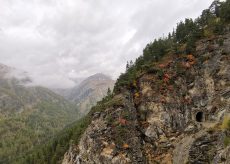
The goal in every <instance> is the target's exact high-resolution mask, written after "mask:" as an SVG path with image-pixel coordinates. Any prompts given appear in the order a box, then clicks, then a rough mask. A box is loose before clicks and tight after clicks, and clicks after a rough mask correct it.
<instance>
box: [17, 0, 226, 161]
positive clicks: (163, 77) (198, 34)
mask: <svg viewBox="0 0 230 164" xmlns="http://www.w3.org/2000/svg"><path fill="white" fill-rule="evenodd" d="M229 14H230V0H227V1H226V2H219V1H214V2H213V3H212V5H211V6H210V8H209V9H207V10H204V11H203V12H202V15H201V16H200V17H199V18H197V19H195V20H192V19H185V21H184V22H182V21H181V22H179V23H178V24H177V27H176V29H175V30H174V31H173V32H172V33H169V34H168V37H165V38H159V39H156V40H154V41H153V42H152V43H149V44H148V45H147V46H146V47H145V49H144V50H143V55H142V56H140V57H139V58H137V59H136V61H135V62H134V63H133V62H128V63H127V70H126V73H124V74H121V75H120V77H119V78H118V79H117V82H116V84H115V87H114V93H109V94H108V96H107V97H105V98H104V99H103V100H102V101H100V102H98V103H97V105H96V106H94V107H93V108H92V109H91V111H90V113H89V114H88V115H87V116H85V117H84V118H82V119H81V120H79V121H77V122H75V123H74V124H72V125H71V126H69V127H68V128H65V129H64V130H63V131H62V132H61V133H60V134H59V135H57V137H56V138H55V139H54V140H51V141H49V142H48V143H47V144H46V146H41V147H38V148H36V149H35V150H34V151H32V152H31V153H29V154H25V155H24V156H22V157H21V158H18V159H17V161H18V163H20V162H21V163H37V161H39V163H58V162H60V161H61V160H62V157H63V155H64V153H65V152H66V151H67V149H68V147H69V145H71V144H72V143H75V144H78V142H79V139H80V137H81V135H82V134H83V132H84V130H85V129H86V128H87V126H88V125H89V124H90V123H91V120H92V118H93V117H94V116H95V114H97V112H100V111H104V110H105V109H107V108H108V107H111V106H119V105H121V104H122V103H121V101H122V100H120V99H117V98H115V96H114V95H117V94H119V93H122V92H123V91H124V90H127V89H128V90H131V91H132V92H133V93H134V97H135V98H136V99H137V100H138V97H139V96H140V93H138V88H137V84H136V83H137V81H136V80H137V78H138V77H140V76H141V75H143V74H145V73H149V72H152V73H154V75H156V76H157V77H158V78H157V80H156V83H157V84H158V83H159V84H163V85H162V86H164V87H167V90H170V89H172V86H171V83H172V82H173V78H172V75H170V74H168V73H165V72H164V68H165V67H167V62H164V63H161V61H162V59H163V57H165V58H166V59H167V57H178V60H179V59H181V60H183V61H185V62H183V63H182V64H178V65H177V66H176V67H175V70H176V72H177V73H178V74H180V75H183V74H185V71H186V69H187V68H189V67H191V66H192V65H193V64H194V63H195V58H194V55H192V54H194V53H195V48H196V47H195V45H196V42H197V41H198V40H200V39H204V38H213V37H215V36H217V35H223V34H224V33H225V32H226V31H229V23H230V15H229ZM218 42H219V44H220V45H222V44H223V41H222V40H219V41H218ZM209 48H210V50H212V47H209ZM199 59H200V60H202V59H201V58H199ZM205 60H206V59H203V61H205ZM203 61H202V62H203ZM202 62H201V63H202ZM173 71H174V70H173ZM165 84H167V85H165ZM158 86H159V88H157V89H158V90H160V91H162V90H164V89H165V88H162V87H160V86H161V85H158ZM181 96H183V95H181ZM160 98H161V97H159V99H160ZM161 101H162V102H164V101H166V100H165V99H164V98H162V99H161ZM184 101H185V103H189V100H185V99H184ZM143 112H145V111H143ZM122 114H123V115H122V116H124V118H121V119H120V120H118V122H117V121H115V120H114V119H113V118H112V117H108V119H107V122H109V123H110V124H111V125H114V126H115V128H114V129H115V130H114V131H113V132H114V133H115V134H114V136H115V141H116V143H115V144H117V145H119V146H120V147H122V146H123V148H124V149H126V148H128V147H129V145H127V144H126V143H124V142H123V141H122V137H124V136H125V137H127V135H126V134H124V133H126V129H125V128H124V127H125V125H126V121H127V119H128V118H126V116H127V113H122ZM129 115H130V113H129ZM143 115H145V114H144V113H143ZM144 123H145V122H144V118H143V124H144ZM162 140H163V139H162ZM226 144H228V139H226Z"/></svg>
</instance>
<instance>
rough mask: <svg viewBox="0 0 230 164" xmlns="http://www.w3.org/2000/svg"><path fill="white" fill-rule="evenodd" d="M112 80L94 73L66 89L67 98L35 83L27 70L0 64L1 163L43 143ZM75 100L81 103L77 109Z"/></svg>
mask: <svg viewBox="0 0 230 164" xmlns="http://www.w3.org/2000/svg"><path fill="white" fill-rule="evenodd" d="M113 83H114V81H113V80H111V79H110V78H109V77H107V76H105V75H102V74H96V75H94V76H92V77H89V78H88V79H86V80H85V81H83V82H82V83H81V84H80V86H79V87H75V88H74V89H73V90H71V92H70V90H68V91H69V94H68V97H66V98H68V99H69V100H71V101H69V100H67V99H66V98H64V97H62V96H61V95H58V94H56V93H54V92H53V91H51V90H50V89H48V88H45V87H41V86H35V85H34V84H33V81H32V80H31V78H30V77H29V75H28V74H27V73H26V72H24V71H20V70H18V69H15V68H12V67H8V66H6V65H4V64H0V126H1V129H0V163H7V161H10V160H11V159H12V158H14V156H15V154H16V153H21V154H24V153H26V152H27V151H29V150H30V149H31V148H32V145H33V146H36V145H38V144H41V143H44V142H45V140H46V139H47V138H50V137H52V136H54V135H55V134H56V133H57V132H58V131H60V130H61V129H62V128H64V127H65V126H66V125H68V124H70V123H72V122H74V121H76V120H77V119H79V118H80V117H81V115H82V114H84V113H86V112H88V111H89V109H90V106H92V105H94V104H95V103H96V101H98V100H100V99H101V98H102V97H103V96H104V95H105V94H106V92H107V89H108V87H112V86H113ZM80 88H81V90H80ZM78 93H79V94H78ZM94 97H96V98H94ZM77 103H81V104H79V106H80V108H79V107H77ZM87 107H88V108H87ZM84 109H86V110H84Z"/></svg>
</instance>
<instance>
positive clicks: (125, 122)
mask: <svg viewBox="0 0 230 164" xmlns="http://www.w3.org/2000/svg"><path fill="white" fill-rule="evenodd" d="M118 122H119V123H120V124H121V125H127V123H128V122H127V120H126V119H123V118H119V119H118Z"/></svg>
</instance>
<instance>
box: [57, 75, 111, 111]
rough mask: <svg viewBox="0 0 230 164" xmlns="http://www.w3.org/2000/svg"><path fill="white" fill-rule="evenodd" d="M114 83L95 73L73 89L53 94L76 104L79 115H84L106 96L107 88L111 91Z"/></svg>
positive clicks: (105, 76) (107, 77) (108, 78)
mask: <svg viewBox="0 0 230 164" xmlns="http://www.w3.org/2000/svg"><path fill="white" fill-rule="evenodd" d="M114 83H115V81H114V80H112V79H111V78H110V77H109V76H107V75H104V74H102V73H97V74H95V75H92V76H90V77H88V78H86V79H85V80H83V81H82V82H81V83H80V84H78V85H76V86H75V87H73V88H69V89H60V90H55V92H56V93H58V94H60V95H62V96H64V97H65V98H66V99H67V100H69V101H71V102H73V103H75V104H77V106H78V107H79V109H80V111H81V113H83V114H85V113H87V112H88V111H89V110H90V108H91V107H92V106H93V105H95V104H96V102H97V101H99V100H101V99H102V98H103V97H104V96H106V94H107V91H108V88H110V89H111V90H112V89H113V86H114Z"/></svg>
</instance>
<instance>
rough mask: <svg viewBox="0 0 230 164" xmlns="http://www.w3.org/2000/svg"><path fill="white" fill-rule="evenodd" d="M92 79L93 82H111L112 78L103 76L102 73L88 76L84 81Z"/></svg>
mask: <svg viewBox="0 0 230 164" xmlns="http://www.w3.org/2000/svg"><path fill="white" fill-rule="evenodd" d="M92 79H95V80H112V78H111V77H110V76H108V75H105V74H103V73H96V74H94V75H92V76H89V77H88V78H86V79H85V80H92ZM85 80H84V81H85Z"/></svg>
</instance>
